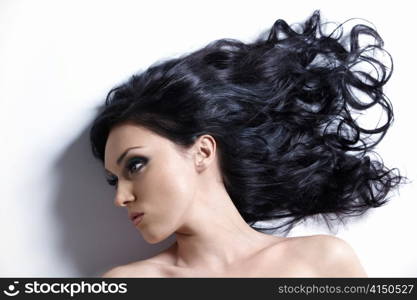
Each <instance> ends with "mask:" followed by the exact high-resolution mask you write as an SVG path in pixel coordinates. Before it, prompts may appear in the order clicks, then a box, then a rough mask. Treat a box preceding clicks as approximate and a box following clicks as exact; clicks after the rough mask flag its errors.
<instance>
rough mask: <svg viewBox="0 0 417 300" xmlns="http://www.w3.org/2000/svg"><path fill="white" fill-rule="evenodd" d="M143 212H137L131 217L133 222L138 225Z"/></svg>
mask: <svg viewBox="0 0 417 300" xmlns="http://www.w3.org/2000/svg"><path fill="white" fill-rule="evenodd" d="M143 215H144V213H141V214H138V215H137V216H136V217H134V218H133V219H132V222H133V224H135V225H138V224H139V223H140V222H141V221H142V219H143Z"/></svg>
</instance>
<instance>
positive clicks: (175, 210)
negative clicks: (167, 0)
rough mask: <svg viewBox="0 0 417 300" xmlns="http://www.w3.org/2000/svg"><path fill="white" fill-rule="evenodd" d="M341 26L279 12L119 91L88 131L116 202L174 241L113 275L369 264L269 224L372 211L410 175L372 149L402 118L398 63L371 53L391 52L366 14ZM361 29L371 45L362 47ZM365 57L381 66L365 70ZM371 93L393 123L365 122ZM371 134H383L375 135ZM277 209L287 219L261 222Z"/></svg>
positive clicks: (338, 269) (339, 243)
mask: <svg viewBox="0 0 417 300" xmlns="http://www.w3.org/2000/svg"><path fill="white" fill-rule="evenodd" d="M338 28H340V27H338ZM336 32H337V31H336V30H334V31H333V32H332V33H330V34H329V35H324V34H323V32H322V25H321V23H320V13H319V11H315V12H314V13H313V15H312V16H311V17H310V18H309V19H308V20H307V21H306V22H305V23H304V24H303V26H302V30H301V31H296V30H294V29H293V28H292V27H290V26H289V25H288V24H287V23H286V22H285V21H283V20H278V21H276V22H275V24H274V25H273V27H272V28H271V30H270V31H269V32H268V36H267V37H266V38H264V37H260V38H258V40H257V41H255V42H253V43H249V44H245V43H242V42H240V41H237V40H233V39H222V40H217V41H214V42H212V43H210V44H208V45H207V46H205V47H203V48H201V49H199V50H197V51H195V52H193V53H190V54H187V55H184V56H182V57H179V58H174V59H170V60H166V61H163V62H158V63H156V64H154V65H152V66H150V67H149V68H148V69H147V70H146V71H145V72H142V73H141V74H138V75H133V76H132V77H131V78H130V79H129V80H128V81H127V82H126V83H124V84H122V85H120V86H117V87H115V88H114V89H112V90H111V91H110V92H109V94H108V95H107V99H106V103H105V106H104V108H103V109H102V110H101V111H100V113H99V114H98V116H97V118H96V119H95V120H94V123H93V126H92V128H91V132H90V135H91V144H92V150H93V154H94V156H95V157H96V158H98V159H100V160H101V161H102V162H103V163H104V167H105V169H106V172H107V176H108V182H109V184H111V185H114V186H115V187H116V194H115V204H116V205H117V206H121V207H123V208H125V209H126V210H127V213H128V217H129V218H131V219H132V222H134V224H135V226H136V228H137V229H138V230H139V231H140V232H141V234H142V236H143V237H144V239H145V240H146V241H147V242H149V243H152V244H154V243H159V242H161V241H163V240H164V239H166V238H167V237H169V236H170V235H171V234H172V233H175V235H176V242H175V243H174V244H173V245H172V246H171V247H169V248H168V249H166V250H164V251H162V252H161V253H159V254H158V255H156V256H154V257H151V258H149V259H146V260H142V261H139V262H133V263H130V264H127V265H123V266H118V267H115V268H113V269H111V270H109V271H107V272H106V273H105V274H103V277H366V276H367V275H366V272H365V270H364V268H363V267H362V265H361V263H360V261H359V259H358V257H357V256H356V254H355V252H354V250H353V249H352V247H351V246H349V244H348V243H347V242H345V241H344V240H342V239H340V238H337V237H334V236H331V235H322V234H320V235H313V236H301V237H285V236H276V235H269V234H266V233H265V232H268V231H269V230H273V229H275V230H276V229H284V232H286V233H288V232H289V230H291V228H292V227H293V226H294V225H295V224H297V223H299V222H300V221H302V220H304V219H305V218H306V217H309V216H315V215H319V214H320V215H322V216H323V217H324V218H325V219H326V221H327V220H328V218H329V216H330V215H335V216H336V217H338V218H339V220H343V217H348V216H353V215H358V214H362V213H364V212H365V211H366V210H368V209H369V208H371V207H378V206H381V205H382V204H384V203H385V202H386V201H387V199H386V195H387V193H388V192H389V191H390V190H392V189H393V188H394V187H395V186H397V185H398V184H400V183H401V182H402V180H403V179H405V177H402V176H400V175H395V174H393V172H392V171H393V170H389V169H387V168H386V167H385V166H384V165H383V164H382V163H380V162H378V161H376V160H371V159H370V157H369V156H366V155H365V154H369V151H370V150H371V149H372V148H373V147H374V146H375V145H377V144H378V143H379V142H380V140H381V139H382V138H383V136H384V135H385V133H386V131H387V129H388V127H389V126H390V125H391V121H392V120H393V114H392V107H391V105H390V102H389V101H388V99H387V98H386V96H385V95H384V94H383V92H382V87H383V85H384V84H385V83H386V82H387V81H388V79H389V78H390V76H391V73H392V68H390V69H389V68H387V67H386V66H385V65H384V64H382V63H381V62H380V61H378V60H377V59H376V58H374V57H372V56H370V53H369V50H373V52H372V53H373V54H375V51H385V50H383V49H382V46H383V41H382V39H381V37H380V36H379V35H378V33H377V32H376V31H375V30H374V29H372V28H371V27H368V26H366V25H357V26H355V27H353V29H352V30H351V32H350V40H349V41H348V43H342V41H343V39H342V38H343V35H342V33H340V32H339V33H340V34H339V35H338V36H336ZM361 35H364V36H366V35H367V36H370V37H373V38H374V39H375V43H374V44H369V45H367V46H364V47H360V46H359V43H358V38H359V36H361ZM348 46H350V48H349V47H348ZM348 48H349V49H348ZM385 53H387V52H385ZM360 62H366V63H369V64H370V65H371V66H372V67H373V68H375V70H377V71H376V72H377V76H372V75H371V74H370V73H366V72H363V71H360V70H355V66H356V65H358V64H359V63H360ZM391 63H392V61H391ZM371 69H372V68H371ZM353 88H355V89H356V90H359V91H360V92H362V94H363V96H362V97H364V98H366V97H367V98H368V99H369V100H370V101H371V102H369V101H368V103H364V102H362V101H360V100H359V99H358V98H357V97H356V96H355V94H354V93H353ZM375 104H380V105H381V106H382V108H383V109H384V110H385V112H387V117H388V120H387V123H386V124H384V125H383V126H381V127H379V128H376V129H374V130H367V129H364V128H362V127H360V126H359V124H358V123H357V122H356V120H354V119H353V118H352V115H351V112H350V109H349V107H348V106H350V107H351V108H354V109H356V110H366V109H367V108H369V107H371V106H373V105H375ZM364 133H365V134H378V133H379V134H381V135H380V137H379V139H378V140H377V141H375V142H374V143H366V142H365V139H364V138H363V136H361V134H362V135H363V134H364ZM368 137H369V136H368ZM358 142H361V143H362V145H356V144H357V143H358ZM273 219H280V220H286V222H284V223H282V224H281V225H280V226H277V227H270V228H262V227H256V226H255V225H254V224H255V223H256V222H257V221H267V220H273Z"/></svg>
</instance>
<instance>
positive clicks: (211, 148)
mask: <svg viewBox="0 0 417 300" xmlns="http://www.w3.org/2000/svg"><path fill="white" fill-rule="evenodd" d="M195 149H196V150H195V163H196V166H197V168H198V169H199V170H204V169H206V168H207V167H208V166H209V165H210V164H211V163H212V162H213V161H214V158H215V157H216V140H215V139H214V138H213V137H212V136H211V135H208V134H205V135H202V136H200V137H199V138H198V139H197V141H196V142H195Z"/></svg>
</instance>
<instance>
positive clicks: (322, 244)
mask: <svg viewBox="0 0 417 300" xmlns="http://www.w3.org/2000/svg"><path fill="white" fill-rule="evenodd" d="M289 242H290V243H289V244H290V246H289V248H290V249H291V253H292V254H294V255H296V256H297V257H298V258H299V259H300V260H301V261H303V263H304V264H306V267H307V265H308V267H309V269H310V270H312V273H314V277H367V274H366V272H365V270H364V268H363V266H362V265H361V263H360V261H359V258H358V256H357V255H356V253H355V251H354V250H353V248H352V247H351V246H350V245H349V243H347V242H346V241H345V240H343V239H341V238H339V237H336V236H333V235H327V234H317V235H311V236H300V237H295V238H291V239H290V240H289Z"/></svg>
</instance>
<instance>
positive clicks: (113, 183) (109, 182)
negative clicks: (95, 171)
mask: <svg viewBox="0 0 417 300" xmlns="http://www.w3.org/2000/svg"><path fill="white" fill-rule="evenodd" d="M107 182H108V184H110V185H112V186H115V187H116V186H117V179H115V178H107Z"/></svg>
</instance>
